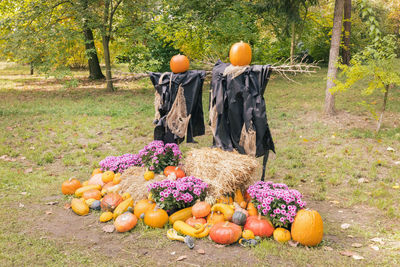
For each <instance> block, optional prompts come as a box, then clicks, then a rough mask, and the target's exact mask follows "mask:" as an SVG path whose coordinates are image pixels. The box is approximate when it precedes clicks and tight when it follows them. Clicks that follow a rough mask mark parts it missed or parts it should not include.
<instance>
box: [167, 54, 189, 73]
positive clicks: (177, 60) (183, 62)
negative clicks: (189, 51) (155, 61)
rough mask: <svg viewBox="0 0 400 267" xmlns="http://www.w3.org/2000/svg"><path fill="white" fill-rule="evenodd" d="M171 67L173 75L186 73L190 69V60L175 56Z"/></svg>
mask: <svg viewBox="0 0 400 267" xmlns="http://www.w3.org/2000/svg"><path fill="white" fill-rule="evenodd" d="M169 66H170V67H171V71H172V72H173V73H181V72H185V71H187V70H188V69H189V59H188V58H187V57H186V56H184V55H180V54H179V55H175V56H173V57H172V58H171V61H170V62H169Z"/></svg>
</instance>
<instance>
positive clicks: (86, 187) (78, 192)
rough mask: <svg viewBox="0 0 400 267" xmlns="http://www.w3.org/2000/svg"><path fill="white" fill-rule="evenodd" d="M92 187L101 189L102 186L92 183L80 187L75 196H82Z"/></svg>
mask: <svg viewBox="0 0 400 267" xmlns="http://www.w3.org/2000/svg"><path fill="white" fill-rule="evenodd" d="M90 189H97V190H101V186H100V185H98V184H91V185H86V186H83V187H80V188H78V189H76V191H75V196H76V197H82V195H83V193H84V192H85V191H88V190H90Z"/></svg>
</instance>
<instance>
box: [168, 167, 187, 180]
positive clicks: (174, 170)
mask: <svg viewBox="0 0 400 267" xmlns="http://www.w3.org/2000/svg"><path fill="white" fill-rule="evenodd" d="M164 175H165V176H167V177H168V176H170V175H175V178H176V179H180V178H183V177H185V176H186V175H185V172H184V171H183V170H182V169H180V168H179V167H175V166H168V167H165V169H164Z"/></svg>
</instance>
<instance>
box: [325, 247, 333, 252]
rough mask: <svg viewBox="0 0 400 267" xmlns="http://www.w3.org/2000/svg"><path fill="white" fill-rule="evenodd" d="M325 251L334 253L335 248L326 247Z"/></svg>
mask: <svg viewBox="0 0 400 267" xmlns="http://www.w3.org/2000/svg"><path fill="white" fill-rule="evenodd" d="M324 250H326V251H333V248H331V247H328V246H324Z"/></svg>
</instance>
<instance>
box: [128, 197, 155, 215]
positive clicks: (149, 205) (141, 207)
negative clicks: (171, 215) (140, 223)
mask: <svg viewBox="0 0 400 267" xmlns="http://www.w3.org/2000/svg"><path fill="white" fill-rule="evenodd" d="M155 206H156V203H153V202H152V201H150V200H148V199H142V200H139V201H138V203H136V205H135V207H134V209H133V212H134V214H135V215H136V217H138V219H143V216H144V214H145V213H146V211H148V210H150V209H154V207H155Z"/></svg>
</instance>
